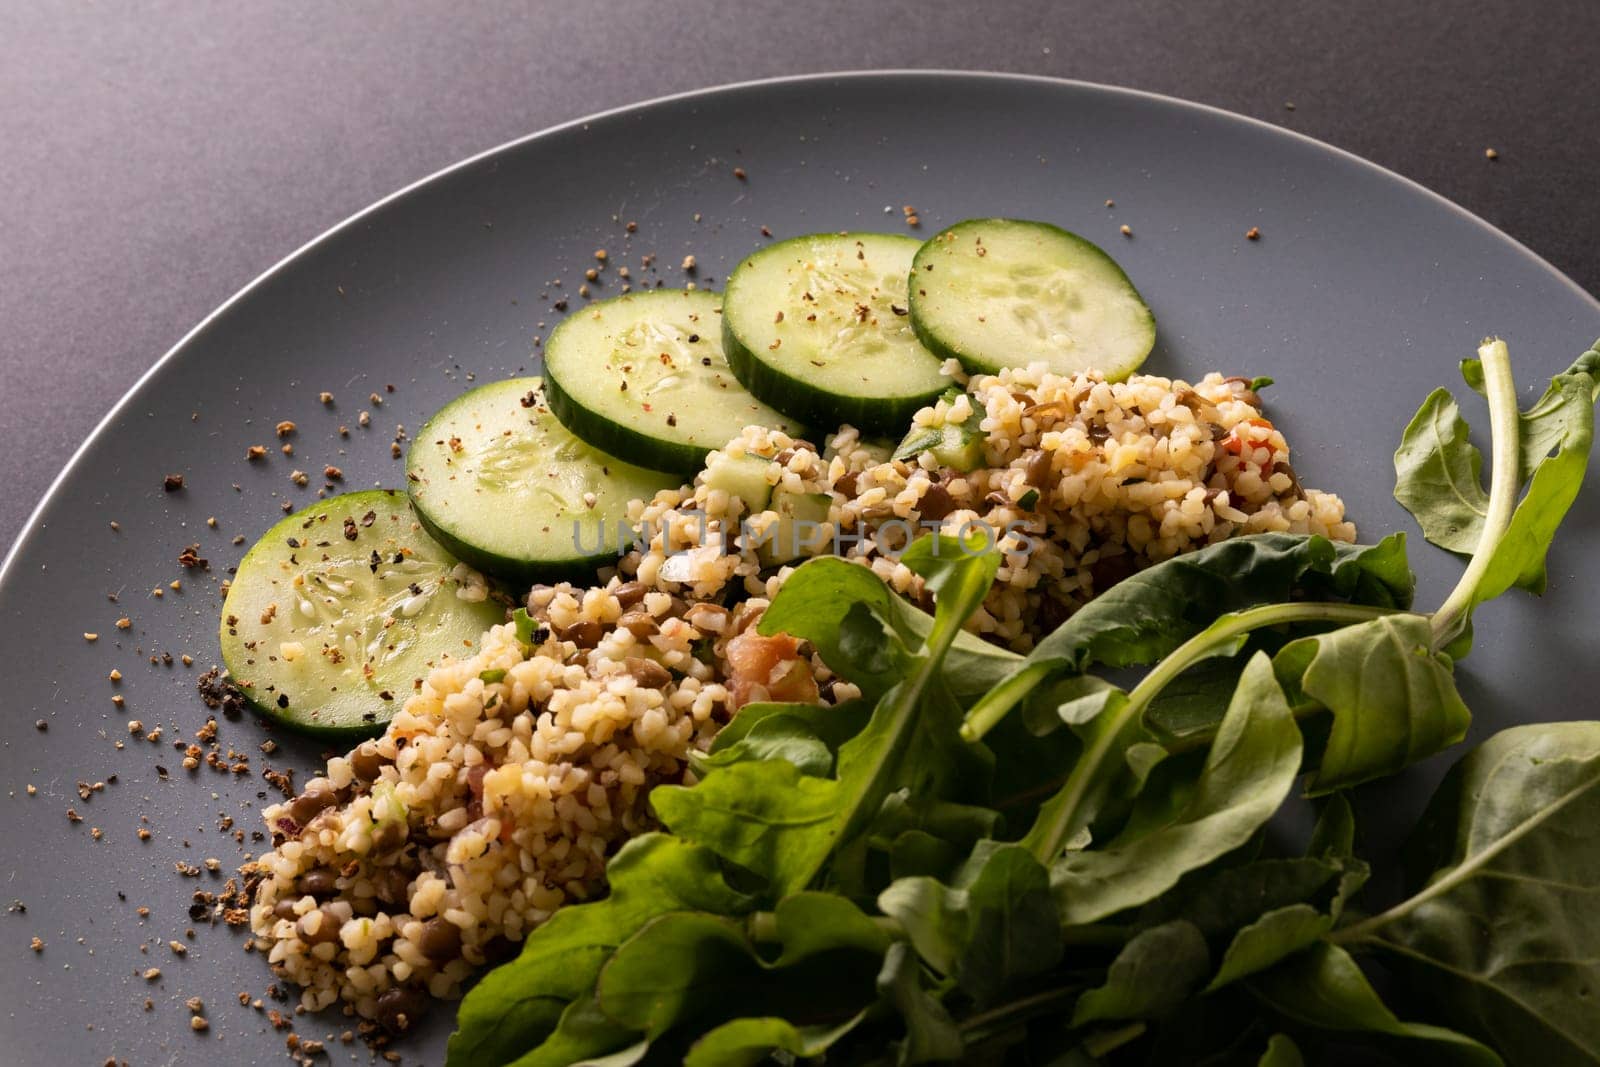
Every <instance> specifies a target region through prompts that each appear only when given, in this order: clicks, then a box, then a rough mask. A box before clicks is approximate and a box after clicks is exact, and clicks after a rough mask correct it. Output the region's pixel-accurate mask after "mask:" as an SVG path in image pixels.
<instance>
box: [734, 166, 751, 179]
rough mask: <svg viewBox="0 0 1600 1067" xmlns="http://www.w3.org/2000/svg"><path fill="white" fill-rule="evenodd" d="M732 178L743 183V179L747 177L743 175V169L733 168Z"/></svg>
mask: <svg viewBox="0 0 1600 1067" xmlns="http://www.w3.org/2000/svg"><path fill="white" fill-rule="evenodd" d="M733 176H734V177H735V178H738V179H739V180H740V181H744V180H745V178H747V177H748V175H747V174H745V172H744V168H743V167H734V168H733Z"/></svg>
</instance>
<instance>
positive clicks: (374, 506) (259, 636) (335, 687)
mask: <svg viewBox="0 0 1600 1067" xmlns="http://www.w3.org/2000/svg"><path fill="white" fill-rule="evenodd" d="M457 566H458V564H457V561H456V559H455V557H453V556H451V555H450V554H449V553H448V552H446V551H445V550H444V549H443V548H442V547H440V546H439V545H438V544H437V543H435V542H434V540H433V539H432V538H430V537H429V536H428V535H427V534H426V533H425V532H424V531H423V530H422V527H421V526H420V524H419V523H418V522H417V519H416V516H415V515H414V514H413V513H412V510H411V505H410V503H409V502H408V501H407V500H406V495H405V494H404V493H401V492H398V491H396V490H389V489H376V490H371V491H368V492H363V493H346V494H344V495H343V496H336V497H333V498H332V499H330V500H323V501H319V502H318V503H316V504H313V505H312V506H311V507H309V508H306V509H305V510H304V511H299V512H296V513H295V514H293V515H290V516H289V517H288V518H286V519H284V520H283V521H282V522H280V523H278V524H277V525H276V526H274V527H273V528H272V529H270V530H268V531H267V532H266V534H265V535H264V536H263V537H262V538H261V540H259V541H257V542H256V543H255V545H254V546H253V547H252V548H251V549H250V551H249V553H248V554H246V555H245V557H244V560H243V561H242V562H240V564H239V567H238V572H237V573H236V574H235V575H234V578H233V583H232V585H230V586H229V588H228V598H227V600H226V602H225V603H224V604H223V607H222V660H223V662H224V663H225V664H227V667H228V673H229V674H231V675H232V676H233V682H234V684H235V685H237V686H238V687H239V688H240V690H241V691H242V692H243V693H244V695H245V696H246V697H247V698H248V699H249V700H250V702H251V703H252V704H254V705H255V706H256V707H257V708H258V709H260V711H261V712H262V713H263V714H264V715H266V716H268V717H269V718H272V719H276V720H277V721H279V722H281V723H283V724H284V725H286V726H290V727H292V728H294V729H296V730H301V731H304V732H306V733H312V734H318V735H322V736H327V737H337V738H341V739H347V738H353V737H356V736H360V735H366V734H372V733H376V732H377V731H379V730H381V729H383V725H384V723H386V722H388V721H389V719H390V718H391V717H392V716H393V715H394V712H395V709H397V708H399V707H400V705H401V704H402V703H403V702H404V700H405V698H406V697H407V696H408V695H409V694H410V693H411V691H412V689H413V688H414V687H415V685H416V682H417V681H418V680H419V679H421V678H422V677H423V676H425V675H426V674H427V673H428V670H429V668H430V667H432V666H433V665H434V664H435V663H436V662H438V659H439V657H440V656H442V655H444V654H445V653H449V654H451V655H453V656H455V657H457V658H460V657H462V656H465V655H468V654H470V653H471V651H472V650H473V649H474V648H476V647H477V644H478V638H479V637H481V636H482V634H483V631H485V630H487V629H488V628H489V627H491V626H493V625H495V624H497V623H500V622H504V621H505V609H504V608H503V607H502V606H501V605H500V604H499V603H498V602H497V601H494V600H492V599H484V598H483V595H482V594H483V592H484V589H483V585H482V579H481V578H477V580H476V581H473V580H472V579H473V578H475V577H476V576H475V575H468V576H466V577H464V578H463V577H458V576H457V575H456V574H455V573H453V571H454V569H455V568H456V567H457ZM458 592H461V593H465V594H466V595H468V596H472V597H475V598H476V599H473V600H469V599H463V598H462V597H461V596H458V595H457V593H458Z"/></svg>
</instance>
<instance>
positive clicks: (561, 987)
mask: <svg viewBox="0 0 1600 1067" xmlns="http://www.w3.org/2000/svg"><path fill="white" fill-rule="evenodd" d="M607 874H608V875H609V877H610V881H611V894H610V895H609V896H607V897H605V898H604V899H602V900H598V901H595V902H593V903H589V904H580V905H569V906H567V907H565V908H562V909H560V910H559V911H557V912H556V913H555V914H554V915H553V916H551V917H550V920H549V921H548V922H546V923H545V924H544V925H542V926H540V927H538V928H537V929H535V930H534V931H533V932H532V933H530V934H529V935H528V939H527V941H526V942H525V943H524V944H523V948H522V953H521V954H520V955H519V956H518V957H517V958H516V959H514V960H512V961H510V962H508V963H505V964H502V965H501V966H500V967H497V968H495V969H494V970H493V971H490V972H489V974H488V975H486V976H485V977H484V979H483V981H481V982H479V983H478V984H477V985H476V986H474V987H473V989H472V990H471V991H470V992H469V993H468V994H467V996H466V998H465V999H464V1000H462V1002H461V1007H460V1009H459V1011H458V1012H457V1014H456V1031H455V1033H453V1034H451V1035H450V1044H449V1049H448V1053H447V1055H448V1062H450V1063H451V1064H471V1065H473V1067H480V1065H496V1064H505V1063H510V1062H511V1061H513V1060H515V1059H517V1057H518V1056H520V1055H522V1054H523V1053H524V1052H525V1051H527V1050H528V1049H531V1048H533V1047H535V1046H536V1045H538V1044H539V1043H540V1042H542V1041H544V1040H545V1038H546V1037H548V1036H549V1035H550V1034H551V1033H552V1032H553V1031H554V1030H555V1029H556V1027H557V1025H558V1024H559V1023H560V1022H561V1020H562V1018H563V1015H564V1013H567V1012H575V1013H576V1016H577V1017H575V1019H574V1023H575V1024H577V1023H580V1022H583V1021H585V1020H587V1016H584V1015H583V1010H584V1009H577V1008H573V1007H572V1005H573V1004H574V1002H576V1001H579V1000H582V999H583V998H584V997H586V996H588V994H589V993H590V991H591V990H592V989H593V988H594V984H595V979H596V978H597V977H598V976H599V974H600V967H601V964H602V963H603V962H604V961H605V959H606V957H607V956H609V955H610V954H611V952H612V951H613V950H614V949H615V948H616V947H617V946H618V945H620V944H621V943H622V942H623V941H625V940H627V939H628V937H630V936H631V935H632V934H633V933H634V932H635V931H637V930H638V929H639V928H640V927H641V926H643V925H644V924H645V923H646V922H648V921H649V920H651V919H652V918H655V917H656V916H658V915H662V914H665V913H666V912H669V911H675V910H705V911H713V912H718V913H720V914H724V915H741V914H743V913H745V912H746V911H748V910H750V909H751V908H752V907H753V906H754V901H753V900H751V899H750V898H749V897H746V896H745V895H744V894H742V893H738V892H736V891H734V890H733V889H732V888H730V887H729V886H728V884H727V883H726V882H725V881H724V880H723V878H722V873H721V871H720V870H719V869H718V866H717V860H716V856H715V855H714V854H713V853H712V852H711V851H710V850H708V849H704V848H700V847H699V846H696V845H691V844H688V843H686V842H684V841H680V840H678V839H676V838H672V837H668V836H667V835H665V834H645V835H643V836H641V837H636V838H634V839H633V840H632V841H629V842H628V843H627V844H625V845H624V846H623V847H622V849H621V850H620V851H619V852H618V853H617V854H616V855H615V856H614V857H612V859H611V862H610V864H609V865H608V867H607ZM591 1051H592V1050H591ZM607 1051H609V1050H607Z"/></svg>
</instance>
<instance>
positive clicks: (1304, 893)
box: [1136, 857, 1346, 940]
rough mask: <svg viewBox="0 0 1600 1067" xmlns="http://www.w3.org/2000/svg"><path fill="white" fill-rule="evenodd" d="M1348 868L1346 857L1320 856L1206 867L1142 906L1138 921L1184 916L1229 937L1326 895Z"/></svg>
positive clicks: (1212, 932)
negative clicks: (1275, 913)
mask: <svg viewBox="0 0 1600 1067" xmlns="http://www.w3.org/2000/svg"><path fill="white" fill-rule="evenodd" d="M1345 871H1346V866H1345V863H1344V861H1342V860H1338V859H1324V858H1320V857H1319V858H1312V857H1305V858H1292V859H1277V858H1274V859H1258V860H1252V861H1250V862H1248V863H1241V864H1239V865H1237V866H1232V867H1208V868H1204V869H1202V870H1199V871H1196V872H1194V873H1193V874H1190V875H1188V876H1187V877H1185V878H1184V880H1183V881H1182V882H1180V883H1179V884H1178V885H1177V887H1175V888H1174V889H1173V890H1171V891H1170V892H1168V893H1166V894H1164V895H1163V896H1162V897H1160V898H1159V899H1157V900H1154V901H1151V902H1150V903H1149V904H1147V905H1146V906H1145V907H1143V908H1141V909H1140V910H1139V913H1138V918H1137V920H1136V925H1138V926H1139V927H1141V928H1143V927H1149V926H1153V925H1157V924H1159V923H1163V922H1167V921H1169V920H1171V919H1179V918H1181V919H1187V920H1188V921H1189V922H1191V923H1193V924H1194V925H1195V926H1197V927H1199V928H1200V931H1201V932H1202V933H1204V934H1205V935H1206V937H1207V938H1208V939H1213V940H1215V939H1217V938H1224V937H1231V936H1232V935H1233V934H1234V932H1235V931H1237V930H1239V929H1240V928H1242V927H1244V926H1247V925H1249V924H1250V923H1252V922H1254V921H1255V920H1256V919H1258V918H1259V917H1260V916H1262V915H1264V914H1266V913H1267V912H1269V911H1272V910H1273V909H1276V908H1283V907H1288V906H1290V905H1292V904H1298V903H1303V902H1311V901H1315V900H1317V899H1319V898H1320V897H1322V896H1324V895H1326V894H1327V893H1328V892H1329V887H1330V886H1336V885H1337V884H1338V880H1339V879H1340V878H1341V877H1342V876H1343V875H1344V873H1345Z"/></svg>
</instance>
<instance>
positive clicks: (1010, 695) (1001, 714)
mask: <svg viewBox="0 0 1600 1067" xmlns="http://www.w3.org/2000/svg"><path fill="white" fill-rule="evenodd" d="M1052 670H1053V667H1052V666H1051V665H1050V664H1048V663H1033V664H1030V665H1028V666H1026V667H1024V668H1022V669H1021V670H1020V671H1018V672H1017V673H1016V674H1013V675H1012V676H1011V677H1009V678H1007V679H1006V680H1005V681H1003V682H1001V683H1000V684H999V685H997V686H995V687H994V689H993V690H991V691H990V692H988V693H986V694H984V696H983V698H982V699H981V700H979V701H978V703H976V704H974V705H973V706H972V708H971V710H969V711H968V712H967V717H966V720H965V721H964V722H962V724H961V740H963V741H967V742H976V741H981V740H983V735H984V734H986V733H988V732H989V731H990V730H993V729H994V728H995V727H996V726H998V725H1000V720H1001V719H1003V718H1005V717H1006V715H1007V713H1009V712H1010V711H1011V709H1012V708H1013V707H1015V706H1016V704H1017V702H1018V701H1020V700H1021V699H1022V698H1023V697H1025V696H1027V695H1028V694H1029V693H1030V692H1032V691H1033V688H1034V686H1036V685H1038V684H1039V683H1040V682H1041V681H1043V680H1044V679H1045V678H1047V677H1049V675H1050V674H1051V672H1052Z"/></svg>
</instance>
